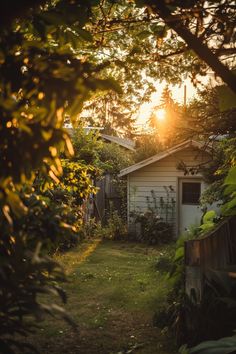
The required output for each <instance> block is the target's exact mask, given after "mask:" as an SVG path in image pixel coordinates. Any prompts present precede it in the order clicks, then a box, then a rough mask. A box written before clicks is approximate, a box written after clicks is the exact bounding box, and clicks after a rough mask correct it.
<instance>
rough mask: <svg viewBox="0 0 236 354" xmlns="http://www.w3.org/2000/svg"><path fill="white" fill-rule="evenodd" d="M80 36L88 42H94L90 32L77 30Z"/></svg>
mask: <svg viewBox="0 0 236 354" xmlns="http://www.w3.org/2000/svg"><path fill="white" fill-rule="evenodd" d="M77 33H78V35H79V36H80V37H81V38H82V39H83V40H84V41H86V42H93V36H92V34H91V33H90V32H89V31H86V30H84V29H78V30H77Z"/></svg>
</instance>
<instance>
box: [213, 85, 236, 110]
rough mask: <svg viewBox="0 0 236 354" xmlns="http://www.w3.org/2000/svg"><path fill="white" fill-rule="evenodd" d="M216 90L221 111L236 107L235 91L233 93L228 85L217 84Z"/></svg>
mask: <svg viewBox="0 0 236 354" xmlns="http://www.w3.org/2000/svg"><path fill="white" fill-rule="evenodd" d="M217 91H218V95H219V106H220V110H221V112H224V111H227V110H229V109H232V108H235V107H236V93H234V92H233V91H232V90H231V89H230V88H229V87H228V86H223V85H222V86H218V87H217Z"/></svg>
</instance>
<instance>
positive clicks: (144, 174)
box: [119, 140, 212, 235]
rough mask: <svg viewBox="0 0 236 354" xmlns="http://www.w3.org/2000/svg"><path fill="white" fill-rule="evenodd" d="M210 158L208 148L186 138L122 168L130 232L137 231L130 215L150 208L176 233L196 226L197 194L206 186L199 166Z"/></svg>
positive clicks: (199, 217) (199, 213) (197, 218)
mask: <svg viewBox="0 0 236 354" xmlns="http://www.w3.org/2000/svg"><path fill="white" fill-rule="evenodd" d="M211 160H212V154H211V149H210V148H207V147H206V146H205V145H204V144H202V143H200V142H196V141H192V140H188V141H185V142H183V143H181V144H179V145H176V146H174V147H173V148H171V149H168V150H166V151H163V152H161V153H159V154H157V155H154V156H152V157H150V158H148V159H146V160H143V161H141V162H139V163H137V164H135V165H133V166H130V167H128V168H126V169H123V170H122V171H121V172H120V175H119V176H120V177H126V178H127V209H128V210H127V218H128V225H129V229H130V231H136V232H137V229H136V226H135V223H134V219H135V217H134V215H137V214H140V213H145V212H147V211H148V210H150V209H152V210H156V212H157V214H159V216H160V217H162V218H163V219H164V221H167V222H169V223H172V224H173V226H174V229H175V231H176V235H178V234H180V233H182V232H183V231H184V230H186V229H187V228H189V226H190V225H198V224H199V223H200V220H201V216H202V212H201V209H200V205H199V197H200V195H201V193H202V192H203V190H204V189H205V188H206V183H205V182H204V180H203V176H202V174H201V172H200V171H201V168H200V167H201V166H203V165H206V164H207V163H208V162H210V161H211Z"/></svg>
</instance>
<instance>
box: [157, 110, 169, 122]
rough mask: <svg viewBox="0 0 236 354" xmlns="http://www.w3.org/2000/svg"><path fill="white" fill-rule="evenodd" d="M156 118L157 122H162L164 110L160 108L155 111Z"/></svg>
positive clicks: (164, 116) (164, 115)
mask: <svg viewBox="0 0 236 354" xmlns="http://www.w3.org/2000/svg"><path fill="white" fill-rule="evenodd" d="M155 114H156V117H157V120H159V121H164V120H165V119H166V110H165V109H164V108H160V109H158V110H157V111H156V113H155Z"/></svg>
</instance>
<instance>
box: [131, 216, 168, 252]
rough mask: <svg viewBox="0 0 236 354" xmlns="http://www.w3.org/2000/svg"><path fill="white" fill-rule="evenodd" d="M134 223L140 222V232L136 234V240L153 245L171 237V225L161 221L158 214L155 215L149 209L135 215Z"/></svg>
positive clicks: (164, 241)
mask: <svg viewBox="0 0 236 354" xmlns="http://www.w3.org/2000/svg"><path fill="white" fill-rule="evenodd" d="M135 223H140V226H141V230H140V233H138V234H137V236H136V239H137V240H138V241H141V242H147V243H149V244H152V245H154V244H160V243H167V242H169V241H170V240H171V239H172V236H173V228H172V225H171V224H169V223H168V222H165V221H163V220H162V219H161V218H160V216H159V215H156V213H154V212H152V211H151V210H149V211H147V212H146V213H144V214H139V215H137V216H136V218H135Z"/></svg>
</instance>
